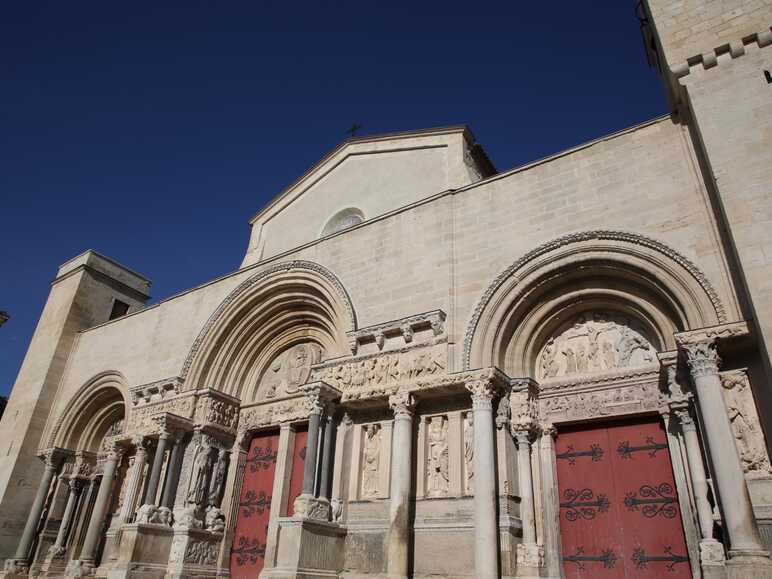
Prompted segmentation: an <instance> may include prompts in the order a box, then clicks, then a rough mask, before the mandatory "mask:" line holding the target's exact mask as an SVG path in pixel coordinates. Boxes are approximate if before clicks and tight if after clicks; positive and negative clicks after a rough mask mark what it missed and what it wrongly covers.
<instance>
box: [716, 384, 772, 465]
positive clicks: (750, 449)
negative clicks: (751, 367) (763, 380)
mask: <svg viewBox="0 0 772 579" xmlns="http://www.w3.org/2000/svg"><path fill="white" fill-rule="evenodd" d="M721 384H722V385H723V388H722V391H723V394H724V404H725V405H726V411H727V414H728V415H729V420H730V421H731V423H732V431H733V432H734V438H735V444H736V446H737V452H738V453H739V454H740V460H741V461H742V465H743V470H744V471H745V473H746V474H748V475H750V476H766V475H769V474H770V470H772V469H770V463H769V457H768V456H767V449H766V444H765V442H764V433H763V431H762V430H761V424H760V423H759V416H758V413H757V411H756V404H755V403H754V400H753V392H752V391H751V387H750V383H749V382H748V376H747V375H746V374H745V372H744V371H737V372H727V373H724V374H722V376H721Z"/></svg>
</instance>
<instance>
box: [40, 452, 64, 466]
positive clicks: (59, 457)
mask: <svg viewBox="0 0 772 579" xmlns="http://www.w3.org/2000/svg"><path fill="white" fill-rule="evenodd" d="M65 456H67V452H66V451H65V450H64V449H62V448H56V447H54V448H49V449H48V450H46V451H45V452H44V453H43V455H42V456H41V459H42V460H43V462H44V464H45V467H46V469H47V470H51V471H56V470H57V469H58V468H59V467H60V466H61V464H62V461H63V460H64V458H65Z"/></svg>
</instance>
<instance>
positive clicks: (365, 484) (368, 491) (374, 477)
mask: <svg viewBox="0 0 772 579" xmlns="http://www.w3.org/2000/svg"><path fill="white" fill-rule="evenodd" d="M378 435H379V428H378V425H377V424H368V425H367V430H366V432H365V449H364V453H363V462H364V468H363V470H362V494H363V495H364V496H366V497H371V496H374V495H376V494H378V462H379V457H380V437H379V436H378Z"/></svg>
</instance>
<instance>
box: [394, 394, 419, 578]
mask: <svg viewBox="0 0 772 579" xmlns="http://www.w3.org/2000/svg"><path fill="white" fill-rule="evenodd" d="M389 406H391V409H392V410H393V411H394V430H393V434H392V436H393V443H392V448H395V449H399V450H398V452H396V453H395V456H394V461H393V462H392V465H391V502H390V505H389V544H388V574H389V577H395V578H396V577H400V578H403V577H404V578H406V577H407V574H408V564H409V560H408V554H409V549H410V541H409V539H410V528H409V523H410V517H409V510H410V483H411V481H412V476H411V466H412V461H413V410H414V408H415V400H414V399H413V396H412V395H411V394H409V393H407V392H401V393H398V394H393V395H392V396H390V397H389Z"/></svg>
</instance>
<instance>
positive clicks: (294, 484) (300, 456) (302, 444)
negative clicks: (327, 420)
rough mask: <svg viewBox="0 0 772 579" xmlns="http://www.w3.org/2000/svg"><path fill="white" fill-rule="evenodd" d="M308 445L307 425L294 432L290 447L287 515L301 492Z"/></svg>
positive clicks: (290, 512) (291, 511)
mask: <svg viewBox="0 0 772 579" xmlns="http://www.w3.org/2000/svg"><path fill="white" fill-rule="evenodd" d="M307 446H308V426H306V427H304V428H302V429H299V430H297V431H296V432H295V446H294V447H293V449H292V469H291V470H290V483H289V492H288V493H287V516H288V517H291V516H292V515H293V513H294V512H295V499H296V498H298V496H300V493H301V492H303V470H304V469H305V465H306V447H307Z"/></svg>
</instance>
